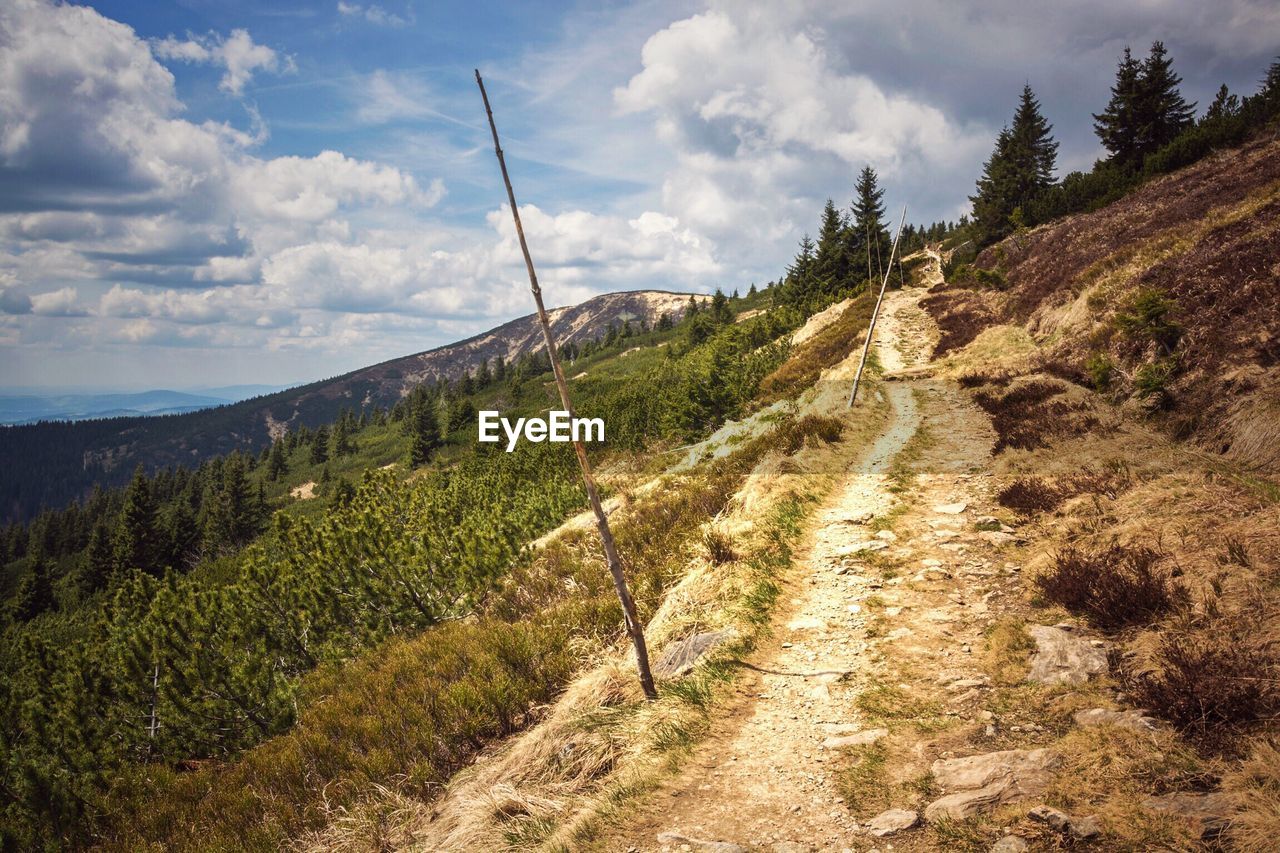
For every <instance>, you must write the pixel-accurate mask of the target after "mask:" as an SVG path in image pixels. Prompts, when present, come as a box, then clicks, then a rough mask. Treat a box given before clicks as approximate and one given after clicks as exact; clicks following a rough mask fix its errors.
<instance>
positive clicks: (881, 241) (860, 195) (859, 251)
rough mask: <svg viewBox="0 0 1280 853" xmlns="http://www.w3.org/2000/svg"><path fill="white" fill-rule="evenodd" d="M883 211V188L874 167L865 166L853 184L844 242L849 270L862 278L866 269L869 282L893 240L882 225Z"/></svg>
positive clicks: (875, 274) (882, 262)
mask: <svg viewBox="0 0 1280 853" xmlns="http://www.w3.org/2000/svg"><path fill="white" fill-rule="evenodd" d="M884 213H885V208H884V190H883V189H881V188H880V186H879V182H878V180H877V178H876V172H875V169H872V168H871V167H870V166H864V167H863V169H862V171H861V172H859V173H858V181H857V183H856V184H854V199H853V207H852V217H851V218H850V220H849V228H848V232H847V239H846V241H845V246H846V254H847V256H848V259H849V271H850V274H851V275H853V276H855V277H857V278H861V276H862V274H863V270H864V269H865V270H866V271H867V279H868V281H871V280H874V279H875V278H876V277H877V272H876V270H877V267H878V266H882V265H883V264H884V263H886V262H887V261H888V260H889V252H890V250H891V248H892V243H890V241H889V232H888V231H886V230H885V227H884ZM868 259H870V260H869V262H868Z"/></svg>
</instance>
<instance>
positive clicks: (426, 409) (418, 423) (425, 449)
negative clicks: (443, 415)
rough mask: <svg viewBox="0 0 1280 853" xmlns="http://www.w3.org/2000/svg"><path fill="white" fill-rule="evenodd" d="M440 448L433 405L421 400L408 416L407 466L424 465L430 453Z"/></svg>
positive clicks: (438, 426)
mask: <svg viewBox="0 0 1280 853" xmlns="http://www.w3.org/2000/svg"><path fill="white" fill-rule="evenodd" d="M439 446H440V424H439V422H438V420H437V419H436V407H435V403H434V402H433V401H431V400H427V399H422V400H420V401H418V403H417V404H416V405H414V407H413V409H412V410H411V412H410V415H409V464H410V465H411V466H413V467H415V468H416V467H418V466H419V465H425V464H426V463H427V460H428V459H430V458H431V451H432V450H435V449H436V448H437V447H439Z"/></svg>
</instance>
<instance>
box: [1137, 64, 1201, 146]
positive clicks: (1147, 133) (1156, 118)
mask: <svg viewBox="0 0 1280 853" xmlns="http://www.w3.org/2000/svg"><path fill="white" fill-rule="evenodd" d="M1181 82H1182V78H1181V77H1179V76H1178V75H1177V74H1175V73H1174V71H1173V60H1172V59H1170V58H1169V55H1168V51H1166V50H1165V47H1164V42H1161V41H1157V42H1153V43H1152V45H1151V53H1150V54H1149V55H1148V56H1147V58H1146V59H1145V60H1143V62H1142V74H1141V84H1140V87H1139V93H1140V94H1139V98H1138V128H1139V134H1140V136H1139V138H1140V144H1139V150H1140V151H1141V152H1142V153H1144V154H1149V153H1151V152H1152V151H1156V150H1159V149H1160V148H1162V147H1163V146H1165V145H1168V144H1169V143H1170V142H1172V141H1173V140H1174V139H1175V138H1176V137H1177V136H1178V134H1180V133H1182V131H1184V130H1186V129H1187V128H1188V127H1190V126H1191V125H1192V124H1193V123H1194V121H1195V114H1196V105H1195V104H1189V103H1187V101H1186V100H1185V99H1184V98H1183V97H1182V93H1181V92H1179V91H1178V84H1179V83H1181Z"/></svg>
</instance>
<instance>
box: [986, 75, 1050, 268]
mask: <svg viewBox="0 0 1280 853" xmlns="http://www.w3.org/2000/svg"><path fill="white" fill-rule="evenodd" d="M1052 130H1053V127H1052V125H1050V124H1049V123H1048V122H1047V121H1045V119H1044V116H1042V115H1041V114H1040V103H1039V102H1038V101H1037V100H1036V97H1035V94H1034V93H1033V92H1032V91H1031V87H1030V86H1024V87H1023V89H1022V95H1021V96H1020V98H1019V102H1018V108H1017V110H1016V111H1015V112H1014V115H1013V125H1012V126H1011V127H1006V128H1003V129H1002V130H1001V131H1000V134H999V136H998V137H996V147H995V150H994V151H993V152H992V154H991V158H990V159H988V160H987V162H986V163H985V164H983V169H982V176H981V177H980V178H978V184H977V192H976V193H975V194H974V195H972V196H970V198H969V200H970V201H971V202H973V219H974V224H975V226H976V230H977V237H978V242H980V243H990V242H993V241H995V240H998V239H999V238H1001V237H1003V236H1005V235H1006V234H1008V233H1009V232H1010V231H1012V230H1013V228H1014V222H1015V220H1019V221H1024V217H1025V215H1026V213H1027V210H1028V208H1029V207H1030V206H1031V204H1032V203H1033V202H1035V201H1036V199H1037V198H1039V197H1040V196H1041V195H1042V194H1043V193H1044V192H1045V190H1047V189H1048V188H1049V187H1050V186H1051V185H1052V183H1053V170H1054V165H1055V163H1056V160H1057V152H1058V143H1057V142H1055V141H1054V139H1053V136H1052V135H1051V133H1050V131H1052Z"/></svg>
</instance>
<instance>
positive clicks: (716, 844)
mask: <svg viewBox="0 0 1280 853" xmlns="http://www.w3.org/2000/svg"><path fill="white" fill-rule="evenodd" d="M658 843H659V844H687V845H689V847H690V848H691V849H693V850H702V851H705V853H750V851H749V850H748V849H747V848H746V847H743V846H742V845H741V844H733V843H732V842H729V841H708V840H706V839H703V838H693V837H692V836H689V835H685V834H683V833H680V832H659V833H658Z"/></svg>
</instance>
